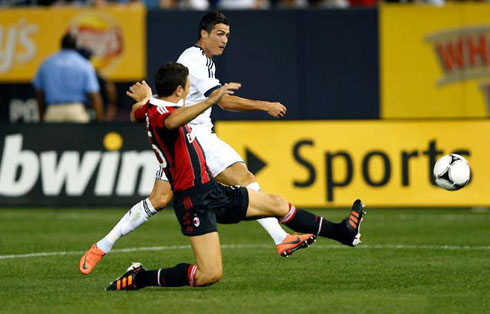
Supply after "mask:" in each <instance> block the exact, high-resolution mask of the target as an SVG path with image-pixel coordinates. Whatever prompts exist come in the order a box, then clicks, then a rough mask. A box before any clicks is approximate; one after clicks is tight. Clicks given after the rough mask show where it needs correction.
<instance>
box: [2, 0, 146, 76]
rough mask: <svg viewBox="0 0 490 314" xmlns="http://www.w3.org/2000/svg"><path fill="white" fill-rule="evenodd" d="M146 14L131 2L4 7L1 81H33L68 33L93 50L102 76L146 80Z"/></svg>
mask: <svg viewBox="0 0 490 314" xmlns="http://www.w3.org/2000/svg"><path fill="white" fill-rule="evenodd" d="M145 14H146V11H145V9H144V8H143V7H132V6H130V7H124V8H121V7H108V8H107V9H97V10H95V9H81V8H60V7H56V8H29V9H6V10H0V82H30V81H32V79H33V78H34V76H35V74H36V72H37V69H38V68H39V66H40V64H41V63H42V62H43V60H44V59H45V58H46V57H48V56H50V55H52V54H54V53H56V52H58V51H59V49H60V41H61V37H63V35H64V34H66V33H67V32H70V33H72V34H75V35H76V36H77V41H78V42H77V43H78V45H80V46H82V47H85V48H88V49H89V50H91V51H92V53H93V55H92V59H91V61H92V62H93V64H94V66H95V67H96V68H97V70H98V71H99V72H101V74H102V75H103V76H105V77H107V78H109V79H111V80H116V81H129V80H137V79H141V78H143V77H145V76H146V68H145V67H146V64H145V62H146V41H145V37H146V28H145V27H146V26H145Z"/></svg>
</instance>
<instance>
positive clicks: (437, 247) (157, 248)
mask: <svg viewBox="0 0 490 314" xmlns="http://www.w3.org/2000/svg"><path fill="white" fill-rule="evenodd" d="M271 247H272V245H265V244H263V245H239V244H236V245H234V244H223V245H221V248H223V249H257V248H271ZM190 248H191V247H190V245H173V246H149V247H133V248H127V249H115V250H112V251H111V253H128V252H137V251H168V250H187V249H190ZM312 248H313V249H348V248H349V247H347V246H339V245H314V246H312ZM356 249H402V250H406V249H409V250H410V249H425V250H490V246H489V245H487V246H469V245H404V244H400V245H391V244H386V245H383V244H379V245H361V246H359V247H358V248H356ZM83 253H85V251H65V252H39V253H27V254H12V255H0V260H2V259H13V258H29V257H44V256H62V255H80V256H81V255H82V254H83Z"/></svg>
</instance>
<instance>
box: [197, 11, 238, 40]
mask: <svg viewBox="0 0 490 314" xmlns="http://www.w3.org/2000/svg"><path fill="white" fill-rule="evenodd" d="M216 24H225V25H230V23H229V22H228V18H227V17H226V16H225V15H224V14H223V13H221V12H219V11H216V10H213V11H209V12H208V13H206V15H204V16H203V17H202V18H201V22H200V23H199V36H198V37H197V38H198V39H200V38H201V31H202V30H205V31H206V32H208V33H211V31H212V30H213V27H214V26H215V25H216Z"/></svg>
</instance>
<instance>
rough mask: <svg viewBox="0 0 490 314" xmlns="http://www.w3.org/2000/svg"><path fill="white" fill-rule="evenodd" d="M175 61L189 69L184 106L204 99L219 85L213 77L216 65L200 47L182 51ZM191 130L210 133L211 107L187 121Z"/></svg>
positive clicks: (211, 125)
mask: <svg viewBox="0 0 490 314" xmlns="http://www.w3.org/2000/svg"><path fill="white" fill-rule="evenodd" d="M177 63H180V64H183V65H185V66H186V67H187V68H188V69H189V77H190V81H191V86H190V91H189V95H188V96H187V98H186V100H185V104H184V106H192V105H195V104H197V103H199V102H202V101H204V100H206V98H207V96H209V94H211V92H212V91H214V90H215V89H217V88H219V87H220V86H221V84H220V82H219V80H218V79H217V78H216V77H215V73H216V66H215V65H214V62H213V61H212V60H211V59H210V58H208V57H207V56H206V54H205V53H204V51H203V50H202V48H200V47H198V46H193V47H190V48H187V49H186V50H184V52H182V54H181V55H180V56H179V59H178V60H177ZM189 125H190V126H191V128H192V130H193V131H199V132H209V133H211V131H212V128H213V123H212V122H211V107H210V108H209V109H207V110H206V111H204V112H203V113H201V114H200V115H199V116H197V117H196V118H195V119H194V120H192V121H191V122H189Z"/></svg>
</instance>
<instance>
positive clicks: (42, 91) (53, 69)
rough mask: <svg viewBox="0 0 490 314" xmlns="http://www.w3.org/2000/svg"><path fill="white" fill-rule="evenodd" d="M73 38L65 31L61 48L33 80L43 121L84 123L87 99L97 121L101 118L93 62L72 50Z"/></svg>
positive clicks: (101, 112)
mask: <svg viewBox="0 0 490 314" xmlns="http://www.w3.org/2000/svg"><path fill="white" fill-rule="evenodd" d="M76 48H77V47H76V38H75V37H74V36H73V35H70V34H66V35H65V36H63V38H62V40H61V51H60V52H58V53H57V54H55V55H53V56H51V57H48V58H47V59H46V60H45V61H44V62H43V63H42V64H41V67H40V68H39V70H38V71H37V74H36V77H35V79H34V87H35V89H36V98H37V102H38V106H39V115H40V118H41V121H44V122H75V123H88V122H90V116H89V114H88V113H87V110H86V109H85V106H84V103H86V102H87V100H89V102H90V103H91V105H92V106H93V108H94V110H95V116H96V119H97V121H102V120H103V110H102V100H101V96H100V93H99V84H98V82H97V76H96V74H95V69H94V67H93V65H92V64H91V63H90V62H89V61H87V60H86V59H85V58H83V57H82V56H81V55H80V54H79V53H78V52H77V50H76Z"/></svg>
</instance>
